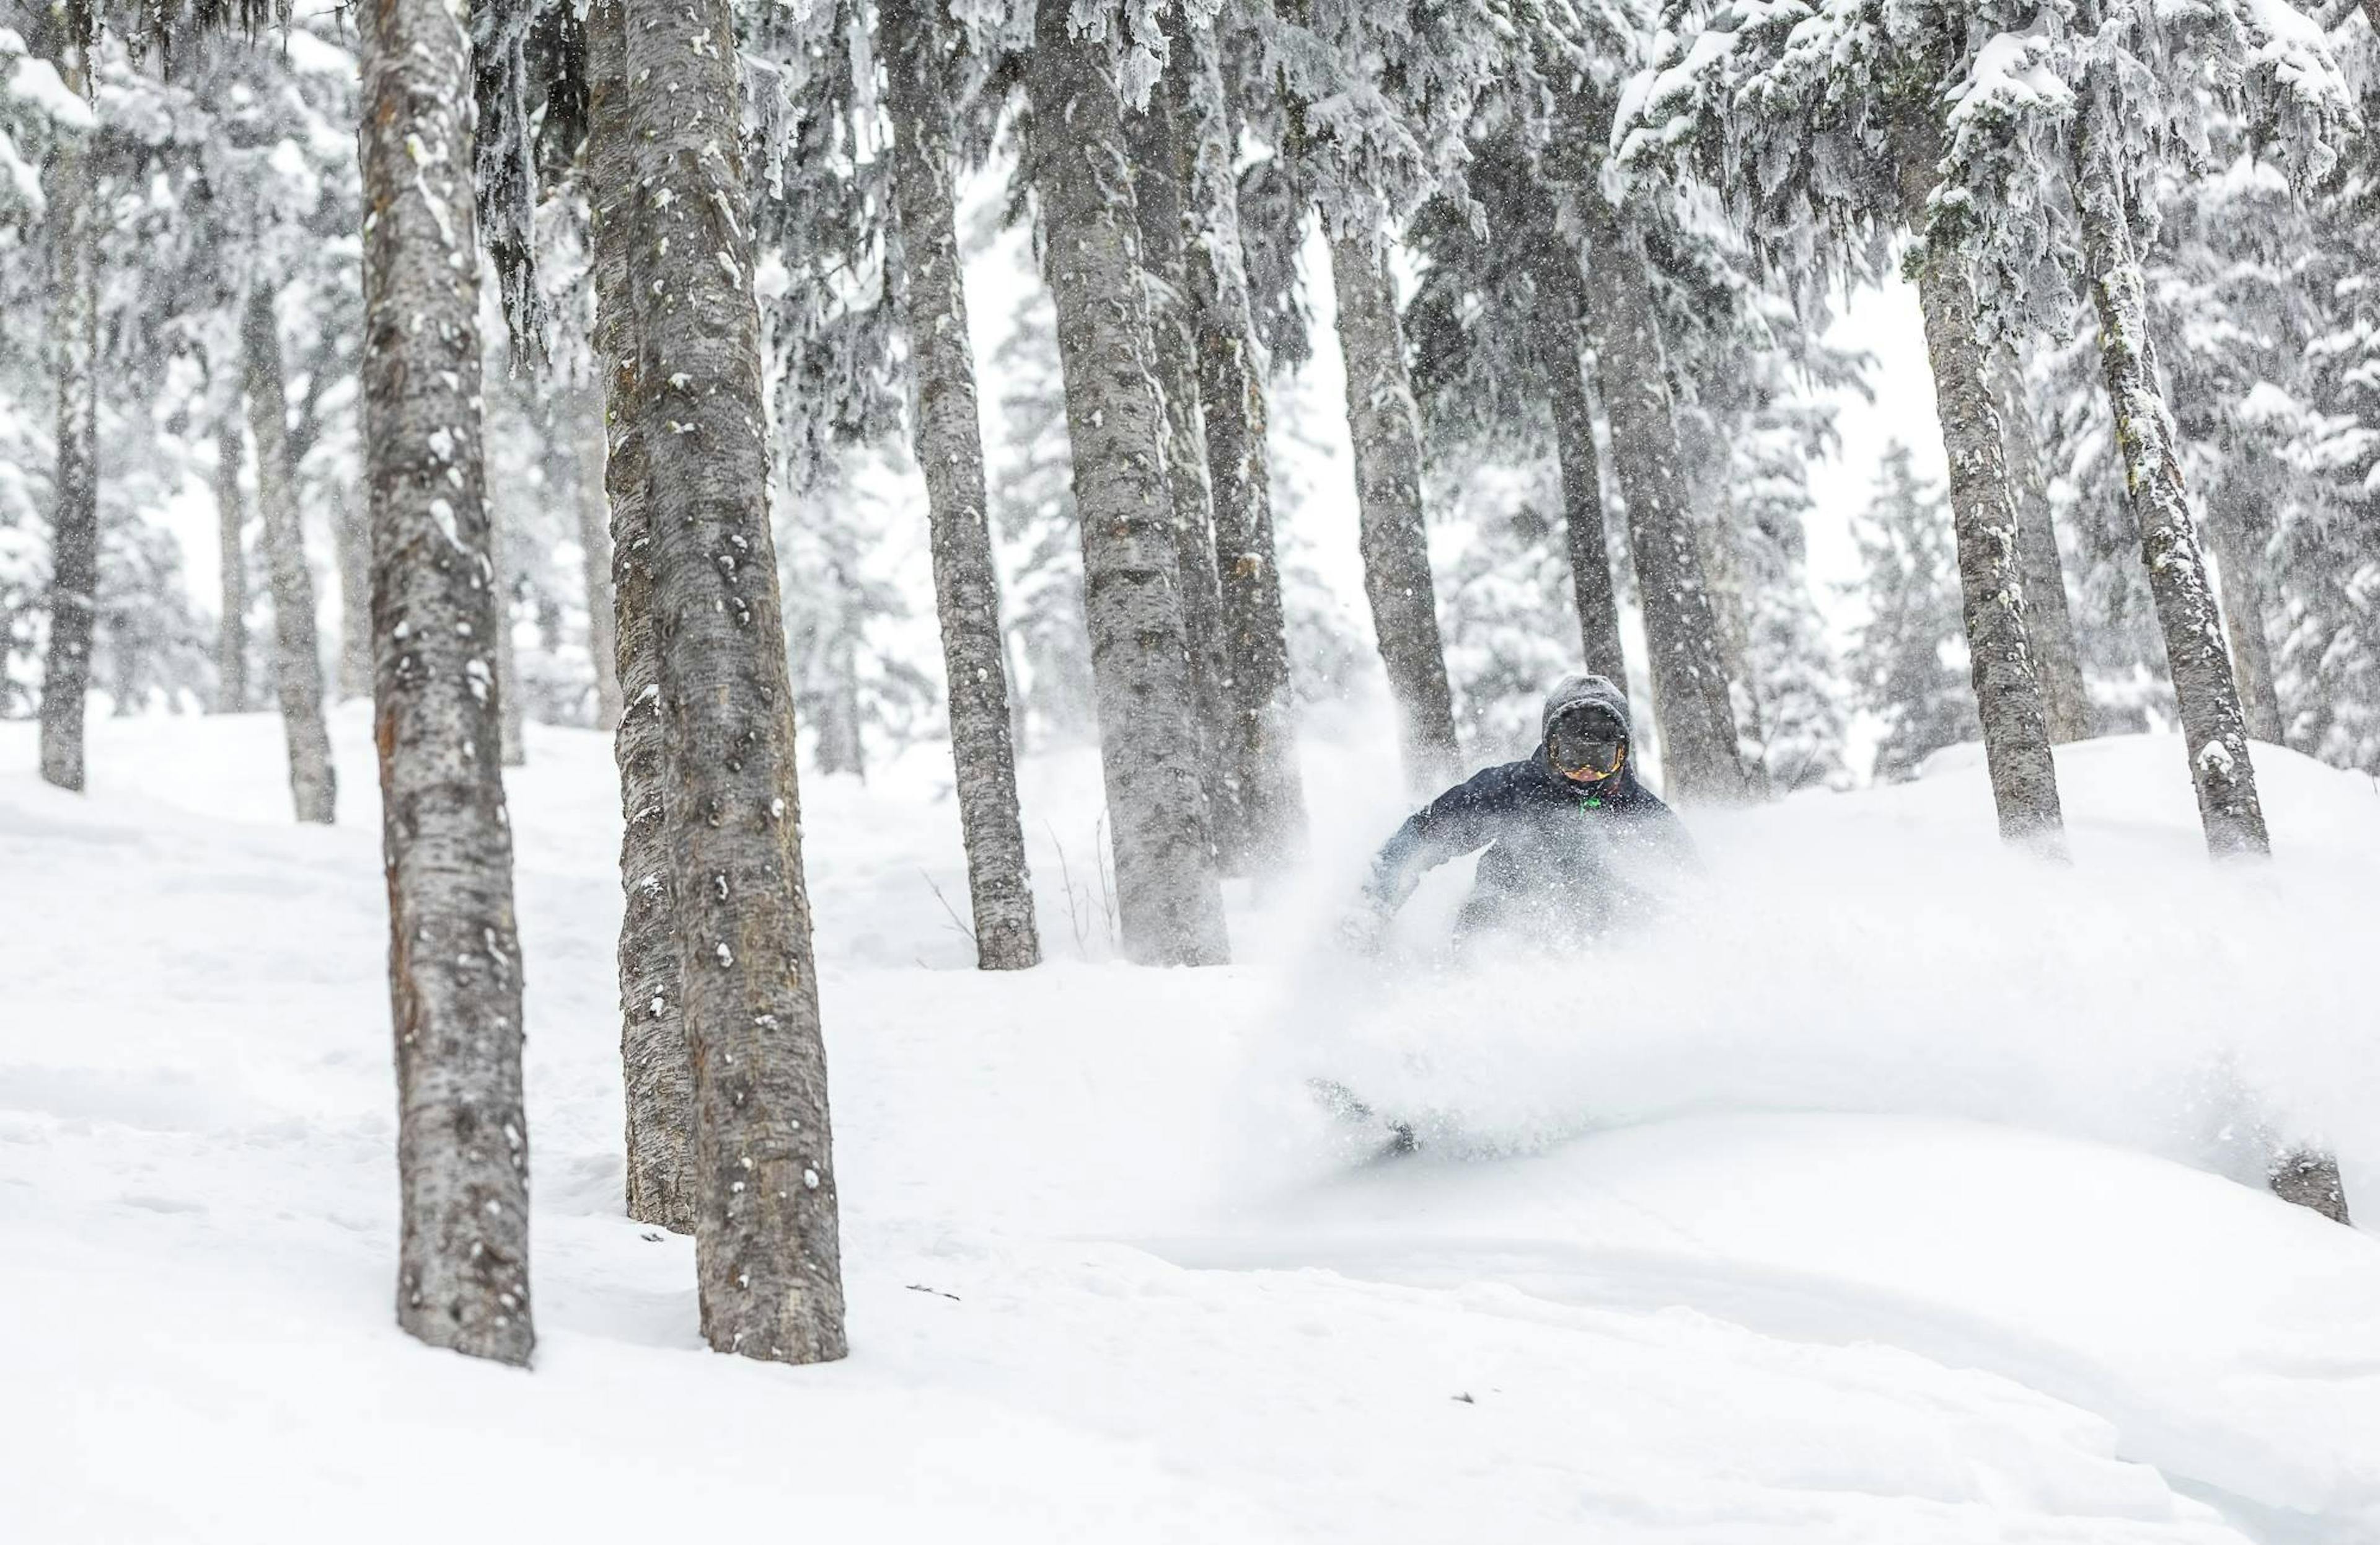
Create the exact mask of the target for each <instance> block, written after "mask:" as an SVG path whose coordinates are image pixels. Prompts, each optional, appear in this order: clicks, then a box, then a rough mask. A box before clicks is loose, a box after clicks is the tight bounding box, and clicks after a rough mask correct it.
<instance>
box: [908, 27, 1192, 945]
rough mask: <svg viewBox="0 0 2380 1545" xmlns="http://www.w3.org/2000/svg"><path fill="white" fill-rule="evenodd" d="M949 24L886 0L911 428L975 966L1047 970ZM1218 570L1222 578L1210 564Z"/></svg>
mask: <svg viewBox="0 0 2380 1545" xmlns="http://www.w3.org/2000/svg"><path fill="white" fill-rule="evenodd" d="M941 14H942V13H941V9H940V0H881V3H880V6H879V7H878V10H877V18H878V19H877V29H878V40H879V43H878V46H879V51H880V53H881V54H882V55H883V57H884V61H885V66H886V79H887V80H888V82H889V83H890V86H891V90H890V91H889V92H888V93H887V97H886V105H887V106H888V107H889V108H890V109H891V111H892V122H893V146H892V192H893V199H894V201H895V202H896V204H897V205H898V208H899V212H900V220H901V250H902V261H903V262H904V264H905V274H904V278H905V292H906V295H907V305H908V326H909V358H910V361H911V369H912V371H913V372H914V374H915V379H916V382H917V402H916V407H915V411H914V413H913V416H912V428H913V431H914V435H915V440H916V444H917V465H918V467H919V468H921V469H922V470H923V471H924V472H925V475H926V507H927V518H928V520H929V522H930V523H931V526H932V534H933V558H934V600H935V611H936V613H937V614H938V615H939V618H940V621H941V631H942V668H943V674H944V675H946V676H947V677H948V680H949V690H950V712H951V760H952V763H953V767H954V768H955V770H956V777H957V787H958V801H959V830H960V833H961V836H962V837H963V838H964V840H965V845H966V855H967V897H968V901H969V904H970V910H971V912H972V914H973V916H974V919H975V949H976V964H977V966H978V967H981V968H983V969H984V970H987V971H1013V970H1022V969H1024V968H1026V967H1030V966H1038V965H1039V964H1040V961H1041V935H1040V930H1039V928H1038V925H1037V923H1036V921H1035V918H1034V916H1033V885H1032V876H1031V874H1030V872H1029V871H1028V870H1026V862H1025V826H1024V820H1023V817H1022V816H1021V815H1020V814H1019V812H1018V809H1017V802H1016V747H1015V743H1014V740H1012V739H1011V737H1010V731H1009V712H1008V667H1007V661H1006V658H1005V657H1004V655H1003V654H1002V650H1001V631H1000V571H999V569H998V568H997V567H996V566H994V564H993V562H992V553H991V531H990V527H989V526H988V525H987V524H986V523H985V499H984V481H983V439H982V434H983V431H982V427H981V425H980V423H979V422H978V420H977V408H976V394H975V356H974V353H973V351H972V350H971V349H970V347H968V343H967V314H966V283H965V270H964V268H963V266H962V264H961V262H960V261H959V242H958V221H957V215H956V213H955V211H954V209H953V197H952V191H951V176H952V152H951V109H950V98H949V94H948V81H949V69H950V63H949V61H950V49H949V45H948V43H947V41H946V35H945V30H944V28H943V26H942V24H941V21H940V20H939V18H940V16H941ZM1200 486H1201V488H1202V490H1203V487H1204V484H1203V483H1202V484H1201V485H1200ZM1212 573H1213V557H1212V555H1211V554H1209V556H1208V575H1209V579H1210V582H1211V577H1212ZM1193 664H1194V665H1195V664H1196V656H1195V655H1194V656H1193ZM1210 731H1211V723H1210Z"/></svg>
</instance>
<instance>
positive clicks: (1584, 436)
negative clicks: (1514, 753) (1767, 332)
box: [1543, 247, 1628, 691]
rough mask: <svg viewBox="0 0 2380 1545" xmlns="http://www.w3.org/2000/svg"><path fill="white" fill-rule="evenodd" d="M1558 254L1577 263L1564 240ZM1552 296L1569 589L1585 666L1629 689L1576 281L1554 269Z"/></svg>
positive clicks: (1549, 367)
mask: <svg viewBox="0 0 2380 1545" xmlns="http://www.w3.org/2000/svg"><path fill="white" fill-rule="evenodd" d="M1561 250H1562V259H1561V261H1562V262H1564V263H1565V264H1567V265H1569V266H1572V267H1573V268H1574V267H1575V260H1574V259H1572V258H1571V257H1570V256H1569V249H1568V248H1567V247H1565V248H1563V249H1561ZM1548 289H1549V292H1550V293H1549V295H1548V299H1549V300H1551V301H1552V302H1553V303H1554V304H1556V305H1557V306H1559V308H1560V311H1559V313H1558V315H1557V317H1556V319H1555V321H1554V322H1553V323H1552V324H1550V325H1548V327H1547V329H1546V337H1545V340H1544V343H1543V347H1544V351H1545V372H1546V395H1547V397H1548V401H1549V403H1550V406H1551V408H1552V409H1553V420H1554V456H1555V458H1556V460H1557V461H1559V462H1560V467H1561V494H1562V523H1563V525H1564V526H1565V527H1566V528H1567V529H1568V530H1569V535H1570V577H1571V592H1572V595H1573V597H1574V599H1575V600H1576V601H1577V603H1578V636H1579V644H1580V647H1581V648H1582V650H1583V651H1585V659H1586V668H1587V669H1588V670H1590V671H1592V672H1594V673H1595V674H1596V675H1599V676H1608V677H1609V678H1610V679H1611V680H1613V681H1615V682H1618V683H1619V684H1620V687H1621V690H1622V691H1625V690H1626V689H1627V686H1628V661H1627V657H1626V655H1625V654H1624V653H1623V652H1622V651H1621V644H1620V598H1619V595H1618V594H1617V593H1616V592H1615V591H1614V590H1613V589H1612V584H1611V551H1610V544H1609V541H1606V540H1605V536H1604V530H1603V473H1602V470H1601V468H1599V467H1597V464H1596V459H1595V410H1594V408H1593V407H1592V405H1590V404H1589V403H1588V401H1587V399H1586V378H1585V373H1584V371H1582V370H1581V369H1580V362H1579V331H1578V312H1579V297H1578V281H1577V278H1576V276H1575V274H1573V275H1570V276H1568V277H1567V280H1566V281H1565V278H1564V276H1562V275H1556V277H1555V282H1554V283H1553V284H1552V285H1551V286H1548Z"/></svg>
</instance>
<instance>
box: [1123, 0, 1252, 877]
mask: <svg viewBox="0 0 2380 1545" xmlns="http://www.w3.org/2000/svg"><path fill="white" fill-rule="evenodd" d="M1174 19H1176V20H1177V21H1178V19H1179V18H1174ZM1124 131H1125V134H1126V136H1127V139H1128V141H1129V143H1130V146H1131V151H1132V165H1133V179H1132V182H1133V194H1134V206H1135V213H1137V215H1138V216H1139V220H1140V258H1141V262H1142V264H1143V266H1144V267H1145V268H1146V269H1147V272H1148V274H1149V276H1150V278H1151V280H1152V281H1153V282H1152V283H1151V284H1150V285H1149V286H1148V331H1149V342H1150V346H1151V348H1152V350H1153V358H1154V359H1155V363H1156V367H1157V383H1158V389H1159V391H1160V394H1161V395H1162V397H1163V400H1164V406H1165V482H1166V489H1167V492H1168V493H1169V494H1170V495H1171V496H1172V507H1173V553H1174V566H1175V569H1176V571H1177V572H1178V573H1179V574H1180V576H1181V581H1182V584H1181V589H1182V630H1183V634H1184V638H1185V639H1187V641H1188V643H1189V646H1190V689H1191V691H1192V693H1193V694H1194V695H1195V696H1196V700H1197V705H1198V754H1199V766H1200V780H1201V782H1203V783H1204V784H1205V785H1206V789H1207V820H1208V834H1209V835H1211V836H1212V837H1213V838H1214V842H1215V851H1216V855H1217V857H1218V858H1219V859H1220V861H1221V862H1222V865H1223V867H1224V869H1225V870H1228V871H1230V872H1232V873H1235V874H1238V873H1245V872H1246V871H1247V870H1248V869H1249V867H1250V859H1251V858H1252V855H1251V854H1250V852H1249V845H1248V833H1247V831H1246V823H1245V816H1244V813H1243V811H1242V810H1241V808H1240V781H1241V766H1240V763H1241V760H1242V758H1243V756H1244V755H1245V752H1246V750H1247V748H1248V745H1249V741H1248V736H1246V735H1245V734H1244V733H1243V728H1242V726H1243V720H1242V717H1241V714H1240V712H1239V710H1238V705H1237V704H1236V703H1235V702H1234V701H1233V698H1232V689H1233V684H1234V682H1235V680H1236V677H1235V675H1234V674H1233V671H1232V669H1231V667H1230V665H1229V664H1228V663H1227V655H1228V651H1227V649H1226V628H1225V625H1224V620H1223V590H1222V582H1221V580H1220V578H1218V576H1217V573H1216V567H1215V510H1214V499H1213V490H1212V487H1211V485H1210V481H1209V479H1208V468H1207V421H1206V415H1205V413H1204V412H1203V411H1202V410H1201V408H1200V406H1199V400H1198V343H1197V338H1196V331H1195V329H1194V325H1193V317H1192V313H1191V309H1190V296H1189V275H1188V270H1187V266H1186V263H1185V260H1184V237H1185V231H1186V226H1185V223H1184V166H1183V163H1184V159H1185V151H1186V147H1185V146H1184V143H1183V140H1182V138H1181V134H1180V130H1179V126H1177V125H1176V124H1175V122H1174V119H1173V107H1172V101H1171V100H1170V99H1169V97H1168V95H1167V93H1166V91H1164V90H1162V89H1160V90H1158V91H1151V92H1150V93H1149V99H1148V106H1147V110H1146V111H1144V112H1139V113H1132V114H1127V115H1126V117H1125V125H1124Z"/></svg>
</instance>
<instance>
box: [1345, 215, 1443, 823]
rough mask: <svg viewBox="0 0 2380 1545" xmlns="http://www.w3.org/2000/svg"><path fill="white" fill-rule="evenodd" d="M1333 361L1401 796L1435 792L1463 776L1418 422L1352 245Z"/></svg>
mask: <svg viewBox="0 0 2380 1545" xmlns="http://www.w3.org/2000/svg"><path fill="white" fill-rule="evenodd" d="M1330 282H1331V287H1332V289H1333V290H1334V291H1335V292H1336V294H1337V296H1338V298H1339V349H1340V352H1341V353H1342V355H1344V356H1345V358H1346V362H1347V431H1348V437H1349V439H1350V440H1352V441H1353V442H1354V447H1355V516H1356V520H1357V522H1358V527H1357V543H1358V545H1359V546H1360V547H1361V548H1362V550H1363V555H1364V595H1365V599H1366V600H1367V601H1369V602H1371V604H1372V631H1373V633H1374V634H1375V635H1376V636H1377V637H1378V639H1379V644H1380V663H1382V664H1383V665H1385V666H1387V667H1388V673H1389V695H1390V697H1391V698H1392V699H1394V700H1395V701H1396V705H1397V732H1398V739H1397V743H1398V747H1399V749H1400V750H1401V751H1402V752H1403V763H1404V774H1405V786H1406V788H1407V789H1408V790H1410V791H1411V792H1413V793H1415V794H1430V793H1435V792H1436V791H1437V790H1439V789H1442V788H1444V787H1445V786H1446V785H1448V784H1450V783H1451V782H1453V781H1454V780H1455V779H1456V778H1459V777H1461V776H1462V774H1463V754H1462V751H1461V749H1460V748H1458V747H1457V745H1456V744H1455V739H1454V695H1453V692H1452V690H1451V688H1450V687H1449V686H1448V685H1447V679H1446V649H1445V645H1444V642H1443V640H1442V639H1440V637H1439V630H1438V590H1437V586H1436V584H1435V582H1434V581H1433V579H1432V578H1431V575H1430V570H1429V533H1428V530H1427V527H1426V526H1425V525H1424V523H1423V517H1422V502H1421V415H1420V412H1419V410H1418V409H1417V408H1415V405H1414V395H1413V383H1412V380H1411V378H1410V377H1409V376H1408V375H1407V374H1406V373H1405V343H1404V333H1403V328H1402V327H1400V326H1399V324H1398V322H1397V306H1396V295H1395V292H1394V290H1393V289H1392V287H1391V285H1390V276H1389V273H1388V269H1387V265H1386V255H1385V254H1384V253H1382V252H1379V251H1378V250H1376V249H1374V248H1373V246H1372V244H1371V243H1369V242H1367V241H1366V240H1365V239H1363V238H1362V237H1338V238H1337V239H1335V240H1333V241H1332V242H1331V243H1330Z"/></svg>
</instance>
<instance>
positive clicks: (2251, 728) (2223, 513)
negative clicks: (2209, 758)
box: [2206, 445, 2282, 746]
mask: <svg viewBox="0 0 2380 1545" xmlns="http://www.w3.org/2000/svg"><path fill="white" fill-rule="evenodd" d="M2233 451H2234V454H2235V455H2238V454H2240V447H2238V446H2236V445H2235V446H2234V447H2233ZM2206 520H2207V527H2208V529H2209V531H2210V532H2211V533H2212V534H2213V536H2214V539H2215V558H2216V564H2217V565H2218V566H2219V568H2218V569H2217V572H2218V574H2219V575H2220V576H2221V584H2220V588H2221V590H2222V599H2223V625H2224V636H2225V638H2226V639H2228V640H2229V643H2230V646H2231V668H2232V670H2233V672H2234V673H2236V674H2237V675H2238V677H2239V681H2240V713H2241V714H2242V715H2243V717H2244V718H2245V720H2246V722H2247V726H2248V736H2249V738H2251V739H2253V740H2261V741H2263V742H2265V744H2266V745H2267V746H2277V745H2280V744H2281V735H2282V729H2281V699H2280V693H2279V691H2278V689H2277V688H2276V687H2275V686H2274V685H2273V648H2272V642H2271V639H2269V638H2268V636H2267V629H2268V627H2269V625H2270V620H2271V617H2272V612H2271V610H2270V600H2269V595H2268V591H2267V590H2266V587H2265V566H2264V536H2265V532H2264V529H2263V522H2262V521H2261V520H2260V519H2259V518H2257V517H2256V516H2255V515H2254V513H2253V512H2252V511H2251V510H2250V509H2248V508H2247V507H2246V505H2245V502H2244V501H2243V500H2242V499H2241V498H2240V495H2239V494H2238V493H2234V492H2231V491H2229V490H2227V489H2223V488H2217V489H2216V491H2215V492H2214V493H2213V495H2212V496H2211V497H2210V498H2209V499H2208V500H2207V508H2206Z"/></svg>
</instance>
